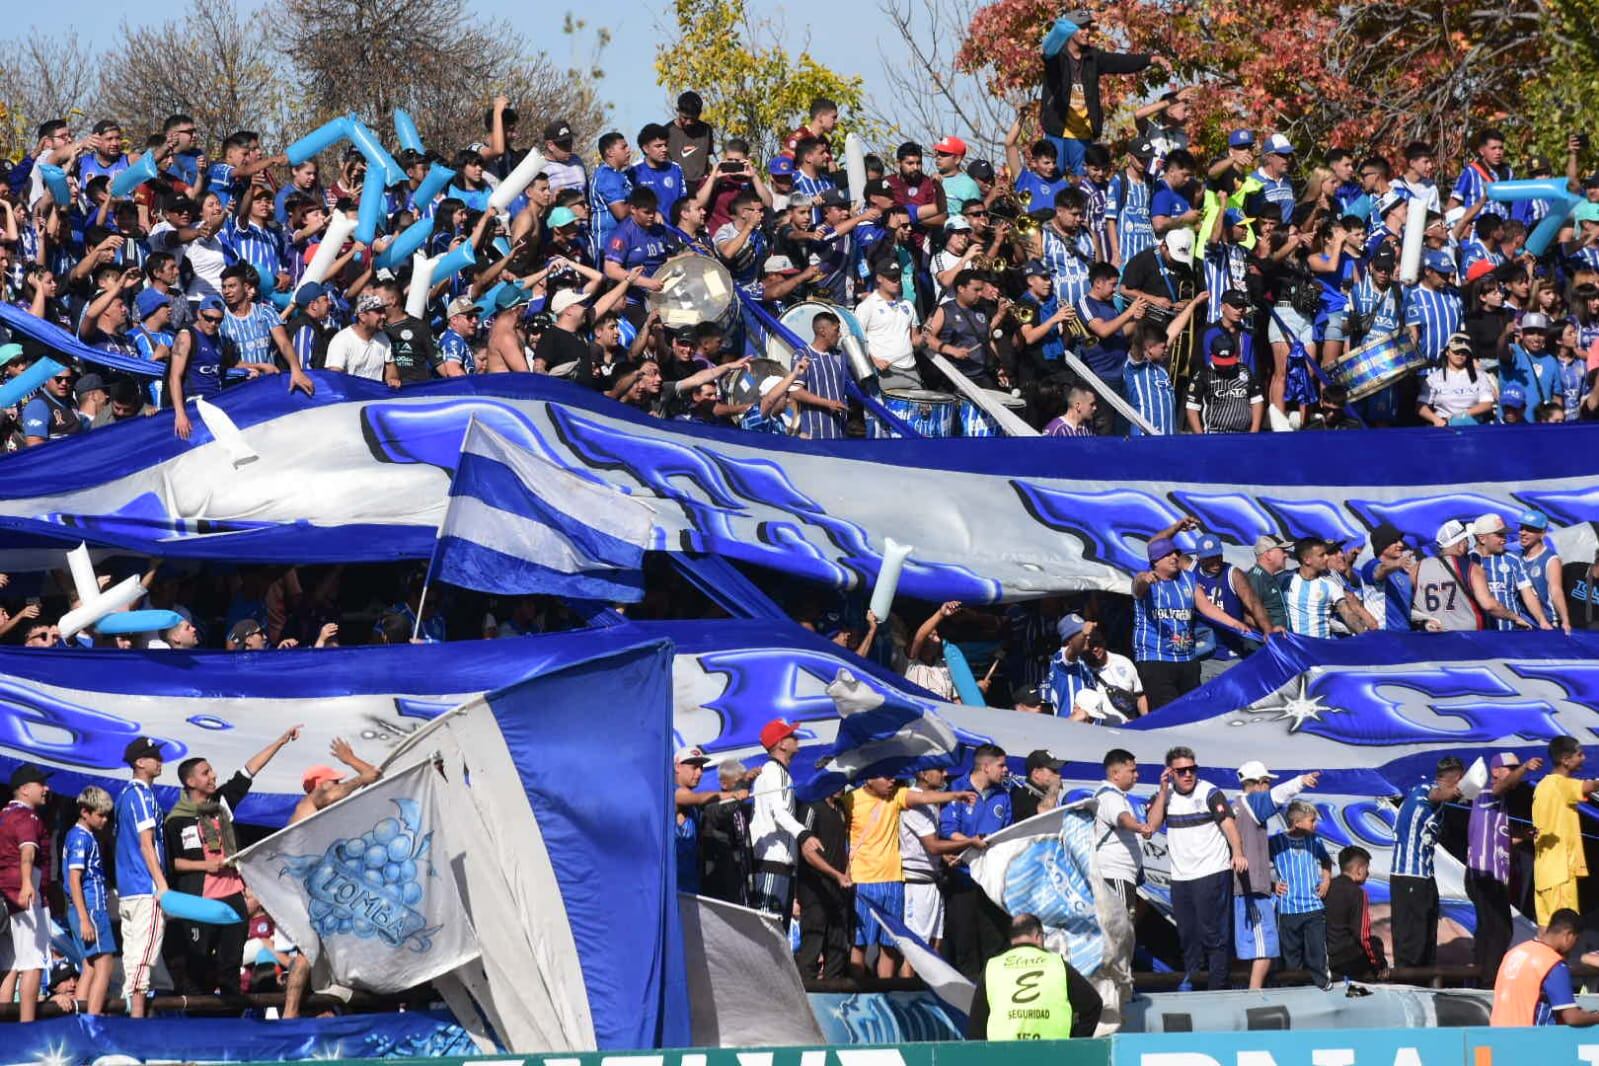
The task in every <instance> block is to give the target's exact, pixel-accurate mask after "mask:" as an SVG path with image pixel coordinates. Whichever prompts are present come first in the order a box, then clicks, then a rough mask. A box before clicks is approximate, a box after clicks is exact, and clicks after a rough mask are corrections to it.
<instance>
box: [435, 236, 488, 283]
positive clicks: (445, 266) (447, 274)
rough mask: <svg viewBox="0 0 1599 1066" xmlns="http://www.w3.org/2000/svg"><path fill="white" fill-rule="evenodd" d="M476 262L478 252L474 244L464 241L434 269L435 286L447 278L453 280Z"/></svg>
mask: <svg viewBox="0 0 1599 1066" xmlns="http://www.w3.org/2000/svg"><path fill="white" fill-rule="evenodd" d="M476 262H477V252H476V250H475V249H473V247H472V242H471V241H462V242H461V243H460V244H458V245H456V246H455V248H454V249H452V250H451V252H450V254H449V255H446V256H445V257H444V258H442V259H440V260H439V261H438V263H437V264H436V265H435V266H434V267H433V284H434V285H437V284H438V283H439V282H441V281H443V280H444V279H445V278H453V277H454V276H455V275H457V274H459V273H460V272H461V271H463V270H465V269H466V268H467V267H469V266H472V265H473V264H475V263H476Z"/></svg>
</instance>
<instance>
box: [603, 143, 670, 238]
mask: <svg viewBox="0 0 1599 1066" xmlns="http://www.w3.org/2000/svg"><path fill="white" fill-rule="evenodd" d="M599 151H600V165H599V166H598V167H596V168H595V169H594V180H593V181H592V182H591V183H590V184H589V226H590V228H591V235H592V237H593V240H594V261H595V262H596V263H598V262H600V261H601V260H602V259H603V258H604V256H605V248H606V246H607V244H608V243H609V242H610V239H611V231H612V230H614V229H616V227H617V226H619V225H621V224H622V222H623V220H624V219H626V218H627V217H628V207H627V198H628V196H629V195H630V194H631V193H632V192H633V177H632V169H633V168H632V167H630V166H628V160H629V159H631V158H632V156H633V152H632V150H631V149H630V148H628V146H627V138H626V137H624V136H623V135H622V134H620V133H618V132H616V131H615V130H612V131H611V132H610V133H607V134H605V135H604V136H603V137H601V138H600V141H599ZM656 202H657V204H659V202H660V201H659V200H657V201H656Z"/></svg>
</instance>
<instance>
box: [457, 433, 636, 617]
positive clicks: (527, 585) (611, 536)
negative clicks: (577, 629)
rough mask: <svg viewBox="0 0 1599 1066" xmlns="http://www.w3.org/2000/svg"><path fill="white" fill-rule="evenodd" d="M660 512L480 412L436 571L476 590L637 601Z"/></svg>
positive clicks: (464, 451) (468, 439) (465, 446)
mask: <svg viewBox="0 0 1599 1066" xmlns="http://www.w3.org/2000/svg"><path fill="white" fill-rule="evenodd" d="M654 522H655V512H654V511H653V510H651V508H650V506H649V505H648V504H647V503H645V502H644V501H642V500H638V499H635V498H633V497H631V496H628V495H626V494H624V493H622V492H620V491H619V490H617V489H615V488H612V487H611V486H610V485H606V484H600V483H596V482H593V481H588V480H585V479H583V478H581V477H578V476H576V475H574V474H572V473H570V472H569V471H566V470H563V469H561V468H560V467H559V466H556V465H555V464H553V463H551V462H550V461H549V460H547V459H545V458H544V457H543V456H540V455H537V454H535V453H533V452H531V451H528V450H527V449H525V448H519V447H517V446H516V445H515V444H513V443H511V442H510V441H509V440H507V439H506V438H505V437H503V436H501V435H500V434H499V433H496V432H495V431H494V430H493V429H490V428H489V427H488V426H486V425H483V424H481V423H479V422H477V421H476V420H475V419H474V420H473V421H472V422H471V423H470V424H469V425H468V426H467V430H466V435H465V436H464V437H463V438H462V441H461V458H460V461H459V463H458V464H457V465H456V468H455V477H454V479H453V480H452V481H451V483H450V500H449V504H448V506H447V507H446V508H445V512H444V521H443V523H442V524H440V526H439V537H438V542H437V544H436V546H435V547H434V553H433V554H434V569H433V573H432V576H433V577H436V578H438V579H439V580H441V581H447V582H449V583H450V584H452V585H459V586H461V587H463V588H470V589H477V590H478V591H480V592H500V593H509V594H512V595H528V594H532V593H553V594H556V595H562V596H574V597H578V598H581V599H593V600H609V601H621V602H626V603H637V602H638V601H639V600H641V599H642V598H643V595H644V578H643V571H642V566H643V562H644V549H645V548H646V547H647V546H648V545H649V543H650V530H651V529H652V528H653V526H654Z"/></svg>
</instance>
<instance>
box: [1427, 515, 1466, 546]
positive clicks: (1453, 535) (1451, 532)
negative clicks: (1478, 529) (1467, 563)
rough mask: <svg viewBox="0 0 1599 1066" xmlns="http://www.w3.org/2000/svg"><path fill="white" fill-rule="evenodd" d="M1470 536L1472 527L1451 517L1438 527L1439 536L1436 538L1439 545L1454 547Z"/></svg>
mask: <svg viewBox="0 0 1599 1066" xmlns="http://www.w3.org/2000/svg"><path fill="white" fill-rule="evenodd" d="M1469 536H1471V527H1470V526H1468V525H1466V523H1464V522H1462V521H1460V520H1459V519H1457V518H1451V519H1450V520H1449V521H1447V522H1445V523H1444V524H1443V525H1441V526H1439V527H1438V536H1437V537H1436V538H1435V539H1436V540H1437V542H1438V547H1440V548H1452V547H1454V546H1455V545H1456V544H1459V543H1460V542H1461V541H1463V540H1465V539H1466V538H1467V537H1469Z"/></svg>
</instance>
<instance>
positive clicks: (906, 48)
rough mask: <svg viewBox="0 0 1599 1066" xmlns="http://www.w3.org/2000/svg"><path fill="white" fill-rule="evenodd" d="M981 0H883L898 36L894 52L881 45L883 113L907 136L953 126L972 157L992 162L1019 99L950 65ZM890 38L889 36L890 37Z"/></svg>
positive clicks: (940, 132) (933, 135)
mask: <svg viewBox="0 0 1599 1066" xmlns="http://www.w3.org/2000/svg"><path fill="white" fill-rule="evenodd" d="M981 6H983V2H982V0H882V2H881V4H880V7H881V10H882V12H883V14H885V15H886V16H888V19H889V22H890V23H892V24H893V26H894V30H895V33H896V34H897V37H898V45H899V47H898V49H897V50H896V51H897V54H891V53H890V51H887V50H884V51H881V52H880V54H881V55H882V57H883V66H882V72H883V77H884V79H885V80H886V81H887V83H888V87H889V92H888V99H887V100H885V101H884V103H883V106H882V108H881V109H880V110H881V111H882V115H881V117H882V119H883V121H884V122H885V123H886V124H888V125H890V126H893V127H896V128H898V129H900V130H903V131H905V133H906V134H907V135H908V136H913V137H923V138H930V139H931V138H937V137H941V136H943V135H945V134H946V133H952V132H955V133H959V135H960V137H961V139H963V140H965V141H966V142H967V145H968V147H969V148H970V150H971V157H972V158H977V157H981V156H984V155H986V156H987V157H988V158H989V159H992V160H994V162H995V164H996V165H997V164H998V163H999V162H1000V161H1001V158H1002V156H1003V153H1004V143H1005V131H1006V130H1008V129H1009V128H1010V124H1011V122H1012V120H1013V119H1014V118H1015V117H1016V108H1017V107H1019V106H1020V105H1021V104H1022V103H1023V102H1024V101H1023V100H1022V99H1021V98H1018V99H1015V100H1002V99H999V98H996V97H995V96H993V95H992V94H991V93H990V92H989V91H988V89H987V88H986V87H985V86H984V85H983V84H982V82H981V81H979V80H978V79H977V78H976V77H973V76H972V75H970V74H963V73H961V72H960V71H958V70H957V69H956V67H955V53H956V52H957V51H958V50H959V49H960V45H961V42H962V41H963V40H965V39H966V28H967V26H969V25H970V24H971V21H972V16H973V15H974V14H975V13H976V11H977V9H978V8H979V7H981ZM890 42H891V45H890V47H892V43H893V38H890Z"/></svg>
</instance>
